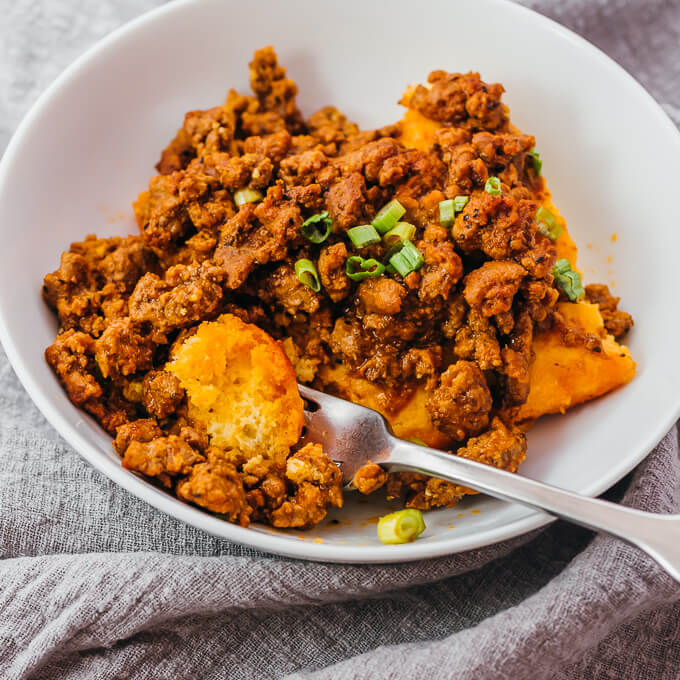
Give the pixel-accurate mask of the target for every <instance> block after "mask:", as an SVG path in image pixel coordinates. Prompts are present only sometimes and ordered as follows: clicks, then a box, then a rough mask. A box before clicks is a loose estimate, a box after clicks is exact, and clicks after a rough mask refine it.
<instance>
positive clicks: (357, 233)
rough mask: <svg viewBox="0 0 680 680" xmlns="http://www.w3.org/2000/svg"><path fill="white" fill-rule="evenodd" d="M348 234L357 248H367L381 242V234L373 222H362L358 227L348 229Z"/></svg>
mask: <svg viewBox="0 0 680 680" xmlns="http://www.w3.org/2000/svg"><path fill="white" fill-rule="evenodd" d="M347 236H349V240H350V241H351V242H352V243H353V244H354V245H355V246H356V247H357V248H365V247H366V246H373V245H375V244H376V243H380V234H379V233H378V232H377V231H376V230H375V227H374V226H373V225H372V224H360V225H359V226H358V227H352V228H351V229H348V230H347Z"/></svg>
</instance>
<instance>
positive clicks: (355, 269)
mask: <svg viewBox="0 0 680 680" xmlns="http://www.w3.org/2000/svg"><path fill="white" fill-rule="evenodd" d="M384 272H385V265H384V264H382V262H378V260H375V259H373V258H372V257H371V258H370V259H368V260H364V258H363V257H359V256H358V255H353V256H352V257H350V258H348V259H347V263H346V264H345V273H346V274H347V276H349V278H350V279H352V281H363V280H364V279H369V278H375V277H376V276H380V275H381V274H383V273H384Z"/></svg>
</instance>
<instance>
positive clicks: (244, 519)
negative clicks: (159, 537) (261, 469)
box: [123, 440, 251, 526]
mask: <svg viewBox="0 0 680 680" xmlns="http://www.w3.org/2000/svg"><path fill="white" fill-rule="evenodd" d="M156 441H158V440H156ZM175 441H176V440H175ZM180 441H181V440H180ZM185 446H186V448H185V449H184V450H183V451H184V452H185V453H186V452H187V451H191V452H193V449H190V448H189V447H188V446H187V445H185ZM129 450H130V449H128V451H129ZM127 455H128V454H127V452H126V454H125V456H126V458H127ZM193 455H194V456H196V455H197V454H195V453H194V454H193ZM206 458H207V460H203V461H201V462H198V463H195V464H193V465H191V467H189V468H188V469H186V472H188V473H189V474H188V476H187V477H186V478H184V479H182V480H181V481H179V482H178V483H177V495H178V496H179V497H180V498H182V499H184V500H185V501H188V502H190V503H195V504H196V505H200V506H201V507H202V508H205V509H206V510H210V511H211V512H216V513H219V514H220V515H224V516H225V518H226V519H228V520H229V521H230V522H236V523H237V524H240V525H241V526H248V524H249V523H250V514H251V508H250V505H248V502H247V501H246V493H245V489H244V488H243V480H242V478H241V475H240V474H239V473H238V470H237V469H236V468H235V467H234V465H232V464H231V463H230V462H228V461H227V460H226V459H225V455H224V452H223V451H221V450H220V449H218V448H216V447H214V446H213V447H211V448H209V449H208V452H207V455H206ZM182 463H184V460H182ZM123 464H124V465H125V458H123ZM145 474H148V473H145Z"/></svg>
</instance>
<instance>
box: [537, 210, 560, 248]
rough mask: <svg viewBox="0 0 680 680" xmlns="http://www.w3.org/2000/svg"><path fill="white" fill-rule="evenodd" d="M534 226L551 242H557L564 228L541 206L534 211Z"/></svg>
mask: <svg viewBox="0 0 680 680" xmlns="http://www.w3.org/2000/svg"><path fill="white" fill-rule="evenodd" d="M536 224H537V225H538V230H539V231H540V232H541V234H543V236H547V237H548V238H549V239H550V240H551V241H557V239H558V238H559V237H560V235H561V234H562V232H563V231H564V227H563V226H562V225H561V224H560V223H559V222H558V221H557V218H556V217H555V215H553V214H552V213H551V212H550V210H548V209H547V208H546V207H545V206H543V205H542V206H541V207H540V208H539V209H538V210H537V211H536Z"/></svg>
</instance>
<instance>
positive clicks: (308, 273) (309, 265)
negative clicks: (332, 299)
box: [295, 257, 321, 293]
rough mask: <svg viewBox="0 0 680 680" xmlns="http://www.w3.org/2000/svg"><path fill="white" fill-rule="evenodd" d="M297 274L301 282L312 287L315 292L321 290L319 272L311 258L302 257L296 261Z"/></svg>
mask: <svg viewBox="0 0 680 680" xmlns="http://www.w3.org/2000/svg"><path fill="white" fill-rule="evenodd" d="M295 276H297V279H298V281H299V282H300V283H302V284H303V285H305V286H307V288H311V289H312V290H313V291H314V292H315V293H318V292H319V291H320V290H321V283H320V282H319V273H318V272H317V271H316V267H315V266H314V263H313V262H312V261H311V260H308V259H306V258H304V257H303V258H301V259H299V260H298V261H297V262H296V263H295Z"/></svg>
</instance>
